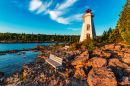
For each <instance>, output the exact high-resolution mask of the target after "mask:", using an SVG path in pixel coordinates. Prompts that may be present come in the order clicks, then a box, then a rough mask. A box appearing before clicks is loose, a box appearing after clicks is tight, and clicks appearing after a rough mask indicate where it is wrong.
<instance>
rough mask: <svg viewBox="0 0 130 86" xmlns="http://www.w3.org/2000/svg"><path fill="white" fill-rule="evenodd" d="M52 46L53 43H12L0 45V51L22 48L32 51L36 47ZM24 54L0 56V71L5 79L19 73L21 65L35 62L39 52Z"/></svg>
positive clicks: (26, 52)
mask: <svg viewBox="0 0 130 86" xmlns="http://www.w3.org/2000/svg"><path fill="white" fill-rule="evenodd" d="M54 44H55V43H12V44H7V43H4V44H3V43H0V51H6V50H21V49H23V48H24V49H25V48H27V49H29V48H30V49H32V48H34V47H35V46H36V45H54ZM24 52H25V54H22V52H17V53H11V54H8V53H7V54H6V55H1V56H0V71H1V72H4V76H5V77H8V76H10V75H12V74H13V73H16V72H17V71H19V70H20V69H22V68H23V65H26V64H28V63H31V62H35V61H36V59H37V57H36V56H37V55H38V54H39V53H40V51H38V52H32V51H24ZM18 54H20V55H18ZM24 57H25V58H24Z"/></svg>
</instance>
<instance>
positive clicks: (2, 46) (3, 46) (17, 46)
mask: <svg viewBox="0 0 130 86" xmlns="http://www.w3.org/2000/svg"><path fill="white" fill-rule="evenodd" d="M54 44H55V43H0V51H6V50H22V49H25V48H26V49H32V48H34V47H35V46H36V45H54ZM59 44H61V43H59Z"/></svg>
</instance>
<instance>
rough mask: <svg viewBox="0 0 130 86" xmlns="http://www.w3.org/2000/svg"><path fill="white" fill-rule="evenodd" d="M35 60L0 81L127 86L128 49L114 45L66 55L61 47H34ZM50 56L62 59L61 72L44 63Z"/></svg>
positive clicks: (129, 81)
mask: <svg viewBox="0 0 130 86" xmlns="http://www.w3.org/2000/svg"><path fill="white" fill-rule="evenodd" d="M34 50H40V54H39V55H38V56H37V57H38V58H39V60H37V61H36V62H34V63H30V64H27V65H24V66H23V69H22V70H21V71H19V72H17V73H16V74H13V75H12V76H10V77H8V78H2V77H1V78H0V83H2V84H0V85H7V86H24V85H25V86H35V85H37V86H43V85H44V86H54V85H55V86H130V49H129V48H124V46H121V45H119V44H118V45H117V44H108V45H104V46H99V47H97V48H96V49H95V50H87V49H80V50H73V51H67V50H64V49H62V47H61V46H54V45H50V46H46V47H45V46H40V45H38V46H36V47H35V48H34ZM50 54H54V55H56V56H59V57H61V58H63V59H64V60H63V71H60V70H59V71H58V72H57V73H55V70H54V68H53V67H52V66H50V65H49V64H46V63H45V59H48V58H49V55H50Z"/></svg>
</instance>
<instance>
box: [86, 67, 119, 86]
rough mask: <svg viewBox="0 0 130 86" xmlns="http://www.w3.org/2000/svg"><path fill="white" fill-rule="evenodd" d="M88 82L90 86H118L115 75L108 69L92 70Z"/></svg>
mask: <svg viewBox="0 0 130 86" xmlns="http://www.w3.org/2000/svg"><path fill="white" fill-rule="evenodd" d="M87 82H88V84H89V86H117V81H116V78H115V76H114V73H113V72H111V69H110V68H107V67H100V68H94V69H92V70H91V71H90V72H89V74H88V78H87Z"/></svg>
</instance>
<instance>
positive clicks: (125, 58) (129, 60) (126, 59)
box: [122, 54, 130, 63]
mask: <svg viewBox="0 0 130 86" xmlns="http://www.w3.org/2000/svg"><path fill="white" fill-rule="evenodd" d="M122 61H124V62H125V63H130V54H127V55H125V56H124V58H122Z"/></svg>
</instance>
